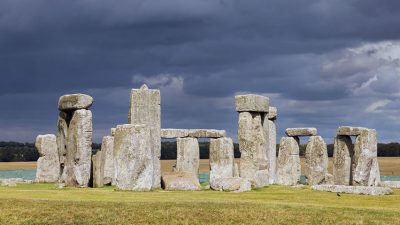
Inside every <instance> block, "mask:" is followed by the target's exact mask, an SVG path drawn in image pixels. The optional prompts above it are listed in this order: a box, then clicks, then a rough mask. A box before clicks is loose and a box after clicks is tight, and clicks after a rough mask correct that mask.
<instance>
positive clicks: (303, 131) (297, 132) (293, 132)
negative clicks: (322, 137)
mask: <svg viewBox="0 0 400 225" xmlns="http://www.w3.org/2000/svg"><path fill="white" fill-rule="evenodd" d="M286 135H287V136H289V137H297V136H315V135H317V128H313V127H308V128H307V127H303V128H287V129H286Z"/></svg>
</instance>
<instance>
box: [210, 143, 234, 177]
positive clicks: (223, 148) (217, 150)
mask: <svg viewBox="0 0 400 225" xmlns="http://www.w3.org/2000/svg"><path fill="white" fill-rule="evenodd" d="M234 169H235V166H234V154H233V141H232V139H231V138H218V139H211V140H210V181H211V180H214V179H217V178H229V177H233V175H234Z"/></svg>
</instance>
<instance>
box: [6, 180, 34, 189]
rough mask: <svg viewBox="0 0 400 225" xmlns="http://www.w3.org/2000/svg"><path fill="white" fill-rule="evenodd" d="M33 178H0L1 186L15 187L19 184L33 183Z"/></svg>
mask: <svg viewBox="0 0 400 225" xmlns="http://www.w3.org/2000/svg"><path fill="white" fill-rule="evenodd" d="M32 183H33V180H24V179H22V178H6V179H0V186H8V187H15V186H17V184H32Z"/></svg>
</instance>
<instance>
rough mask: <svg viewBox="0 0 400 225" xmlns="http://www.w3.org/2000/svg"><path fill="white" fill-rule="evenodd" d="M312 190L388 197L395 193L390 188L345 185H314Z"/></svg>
mask: <svg viewBox="0 0 400 225" xmlns="http://www.w3.org/2000/svg"><path fill="white" fill-rule="evenodd" d="M311 189H313V190H316V191H327V192H336V193H349V194H361V195H387V194H391V193H392V192H393V191H392V190H391V189H390V188H388V187H365V186H345V185H314V186H311Z"/></svg>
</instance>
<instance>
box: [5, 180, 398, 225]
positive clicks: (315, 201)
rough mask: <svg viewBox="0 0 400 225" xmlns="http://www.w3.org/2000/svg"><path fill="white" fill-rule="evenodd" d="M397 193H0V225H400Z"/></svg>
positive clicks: (21, 189) (48, 188)
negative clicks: (376, 194)
mask: <svg viewBox="0 0 400 225" xmlns="http://www.w3.org/2000/svg"><path fill="white" fill-rule="evenodd" d="M399 215H400V191H399V190H396V191H395V192H394V194H392V195H386V196H363V195H350V194H342V197H337V196H336V194H335V193H329V192H317V191H312V190H310V189H309V188H306V189H296V188H291V187H282V186H275V185H274V186H270V187H267V188H262V189H258V190H254V191H251V192H247V193H227V192H216V191H210V190H205V191H197V192H184V191H174V192H168V191H162V190H157V191H153V192H142V193H138V192H122V191H115V190H114V189H113V188H112V187H105V188H98V189H90V188H85V189H83V188H82V189H81V188H65V189H56V188H55V187H54V185H53V184H26V185H19V186H17V187H0V224H400V216H399Z"/></svg>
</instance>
